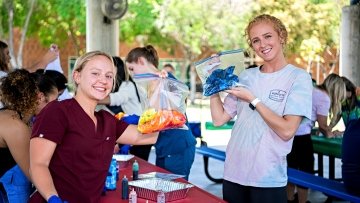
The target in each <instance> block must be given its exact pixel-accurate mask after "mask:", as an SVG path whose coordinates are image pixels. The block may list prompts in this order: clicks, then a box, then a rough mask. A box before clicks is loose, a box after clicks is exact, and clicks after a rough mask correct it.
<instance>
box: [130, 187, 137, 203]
mask: <svg viewBox="0 0 360 203" xmlns="http://www.w3.org/2000/svg"><path fill="white" fill-rule="evenodd" d="M129 203H137V194H136V192H135V190H134V188H133V189H132V190H131V192H130V194H129Z"/></svg>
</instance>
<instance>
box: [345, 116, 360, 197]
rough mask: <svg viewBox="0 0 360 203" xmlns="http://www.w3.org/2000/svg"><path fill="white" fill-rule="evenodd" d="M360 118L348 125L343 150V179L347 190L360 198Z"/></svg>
mask: <svg viewBox="0 0 360 203" xmlns="http://www.w3.org/2000/svg"><path fill="white" fill-rule="evenodd" d="M359 146H360V118H358V119H356V120H352V121H350V122H349V123H348V126H347V127H346V130H345V132H344V136H343V140H342V148H341V161H342V166H341V167H342V170H341V171H342V179H343V181H344V185H345V188H346V190H347V191H348V192H349V193H351V194H353V195H357V196H360V147H359Z"/></svg>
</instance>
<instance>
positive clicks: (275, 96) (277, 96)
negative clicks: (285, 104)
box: [269, 90, 286, 102]
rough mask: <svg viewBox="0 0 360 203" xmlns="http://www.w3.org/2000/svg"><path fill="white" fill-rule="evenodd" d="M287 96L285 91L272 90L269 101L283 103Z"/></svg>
mask: <svg viewBox="0 0 360 203" xmlns="http://www.w3.org/2000/svg"><path fill="white" fill-rule="evenodd" d="M285 95H286V91H284V90H271V91H270V94H269V99H271V100H274V101H277V102H282V101H284V98H285Z"/></svg>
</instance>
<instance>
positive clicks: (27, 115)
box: [0, 69, 57, 203]
mask: <svg viewBox="0 0 360 203" xmlns="http://www.w3.org/2000/svg"><path fill="white" fill-rule="evenodd" d="M1 82H2V85H1V89H0V95H1V97H2V100H3V102H4V108H2V109H1V110H0V120H1V122H0V129H1V130H0V157H1V160H2V164H1V165H0V182H1V184H0V190H1V194H0V196H2V197H3V200H4V199H6V201H5V200H4V201H5V202H10V203H11V202H27V201H28V199H29V197H30V192H31V183H30V181H29V180H30V176H29V142H30V135H31V131H30V127H31V124H32V116H33V115H35V114H37V113H39V112H40V110H41V109H42V108H43V107H44V106H45V105H46V103H47V102H50V101H51V100H54V99H56V97H57V89H56V86H55V83H54V82H53V81H52V80H51V79H50V78H47V76H44V75H41V76H40V77H36V76H35V74H34V73H31V74H30V73H29V72H28V71H26V70H24V69H16V70H14V71H13V72H10V73H9V74H8V75H7V76H6V77H4V78H2V79H1ZM48 90H49V91H48ZM44 98H47V99H46V100H45V99H44ZM0 200H1V197H0ZM0 202H1V201H0Z"/></svg>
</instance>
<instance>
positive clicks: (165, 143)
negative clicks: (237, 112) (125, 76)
mask: <svg viewBox="0 0 360 203" xmlns="http://www.w3.org/2000/svg"><path fill="white" fill-rule="evenodd" d="M125 62H126V66H127V68H128V69H129V71H130V73H132V74H144V73H153V74H159V73H161V71H160V70H159V69H157V67H158V65H159V57H158V54H157V51H156V50H155V48H154V47H153V46H151V45H147V46H145V47H136V48H134V49H132V50H131V51H130V52H129V53H128V55H127V57H126V60H125ZM163 71H164V70H163ZM164 72H165V73H166V74H168V77H170V78H173V79H175V77H174V76H173V75H172V74H171V73H167V72H166V71H164ZM195 144H196V140H195V137H194V136H193V135H192V133H191V130H190V129H187V130H184V129H168V130H164V131H161V132H160V133H159V138H158V140H157V142H156V143H155V145H154V146H155V153H156V166H159V167H161V168H164V169H166V170H168V171H170V172H172V173H175V174H179V175H184V178H185V179H188V178H189V174H190V169H191V166H192V164H193V162H194V158H195Z"/></svg>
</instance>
